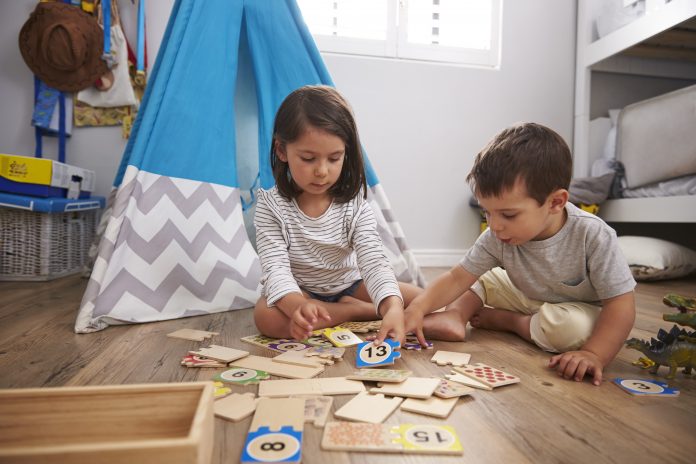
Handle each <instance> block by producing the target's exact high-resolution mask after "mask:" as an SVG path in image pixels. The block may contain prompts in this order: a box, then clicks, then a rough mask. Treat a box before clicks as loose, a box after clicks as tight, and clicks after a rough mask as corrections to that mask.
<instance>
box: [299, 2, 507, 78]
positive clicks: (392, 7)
mask: <svg viewBox="0 0 696 464" xmlns="http://www.w3.org/2000/svg"><path fill="white" fill-rule="evenodd" d="M297 2H298V4H299V6H300V9H301V11H302V15H303V17H304V19H305V22H306V23H307V26H308V27H309V29H310V31H311V32H312V34H313V35H314V38H315V40H316V42H317V45H318V47H319V49H320V50H321V51H325V52H335V53H346V54H355V55H368V56H380V57H390V58H401V59H416V60H427V61H440V62H450V63H464V64H471V65H481V66H490V67H495V66H497V65H498V62H499V56H500V37H499V36H500V22H501V2H502V0H297Z"/></svg>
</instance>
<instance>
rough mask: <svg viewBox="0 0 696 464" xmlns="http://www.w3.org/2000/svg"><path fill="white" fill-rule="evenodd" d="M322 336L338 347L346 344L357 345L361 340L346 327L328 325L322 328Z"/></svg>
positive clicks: (343, 346)
mask: <svg viewBox="0 0 696 464" xmlns="http://www.w3.org/2000/svg"><path fill="white" fill-rule="evenodd" d="M322 335H323V336H324V338H326V339H327V340H328V341H330V342H331V343H333V344H334V346H337V347H339V348H345V347H347V346H353V345H358V344H360V343H362V342H363V341H362V340H361V339H360V337H358V336H357V335H355V334H354V333H353V332H351V331H350V330H348V329H342V328H340V327H339V328H336V327H329V328H327V329H324V330H323V332H322Z"/></svg>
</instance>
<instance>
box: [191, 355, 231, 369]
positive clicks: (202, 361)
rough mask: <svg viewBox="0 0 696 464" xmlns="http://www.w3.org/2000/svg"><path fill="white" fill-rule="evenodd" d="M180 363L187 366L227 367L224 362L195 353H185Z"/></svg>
mask: <svg viewBox="0 0 696 464" xmlns="http://www.w3.org/2000/svg"><path fill="white" fill-rule="evenodd" d="M181 365H182V366H187V367H227V364H226V363H222V362H220V361H215V360H214V359H208V358H201V357H200V356H196V355H195V354H187V355H186V356H184V357H183V358H182V359H181Z"/></svg>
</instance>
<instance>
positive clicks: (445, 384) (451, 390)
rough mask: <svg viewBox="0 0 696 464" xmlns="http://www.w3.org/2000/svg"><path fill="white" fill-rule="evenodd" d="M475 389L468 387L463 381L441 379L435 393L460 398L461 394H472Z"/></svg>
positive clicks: (445, 396) (439, 395)
mask: <svg viewBox="0 0 696 464" xmlns="http://www.w3.org/2000/svg"><path fill="white" fill-rule="evenodd" d="M458 375H459V374H458ZM473 391H474V389H473V388H471V387H467V386H466V385H463V384H461V383H457V382H453V381H451V380H447V379H440V385H438V386H437V388H436V389H435V391H434V392H433V395H435V396H437V397H439V398H458V397H460V396H466V395H470V394H471V393H472V392H473Z"/></svg>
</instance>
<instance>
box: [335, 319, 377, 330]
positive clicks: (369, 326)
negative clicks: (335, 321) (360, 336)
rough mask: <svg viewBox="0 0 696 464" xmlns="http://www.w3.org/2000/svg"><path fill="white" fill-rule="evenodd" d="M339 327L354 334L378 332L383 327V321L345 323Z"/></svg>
mask: <svg viewBox="0 0 696 464" xmlns="http://www.w3.org/2000/svg"><path fill="white" fill-rule="evenodd" d="M338 327H340V328H342V329H348V330H350V331H351V332H353V333H368V332H377V331H379V329H380V327H382V321H359V322H344V323H343V324H340V325H339V326H338Z"/></svg>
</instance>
